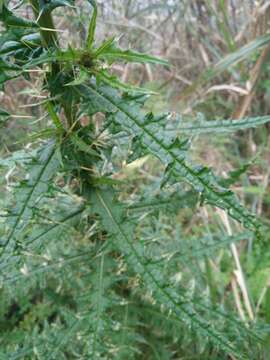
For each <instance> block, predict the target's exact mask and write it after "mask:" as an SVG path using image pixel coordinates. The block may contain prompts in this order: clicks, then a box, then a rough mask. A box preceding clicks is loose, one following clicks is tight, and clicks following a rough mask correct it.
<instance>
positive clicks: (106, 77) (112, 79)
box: [92, 70, 156, 95]
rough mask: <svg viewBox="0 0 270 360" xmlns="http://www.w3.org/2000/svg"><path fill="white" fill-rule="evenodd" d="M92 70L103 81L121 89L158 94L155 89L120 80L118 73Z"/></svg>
mask: <svg viewBox="0 0 270 360" xmlns="http://www.w3.org/2000/svg"><path fill="white" fill-rule="evenodd" d="M92 72H93V73H94V74H95V76H96V78H97V80H98V81H101V82H103V83H105V84H107V85H110V86H111V87H113V88H116V89H119V90H121V91H126V92H131V93H132V92H133V93H138V94H148V95H150V94H151V95H153V94H156V93H155V92H154V91H151V90H148V89H145V88H143V87H137V86H133V85H131V84H127V83H124V82H122V81H121V80H119V78H118V77H117V76H116V75H111V74H109V73H108V72H107V71H106V70H98V71H92Z"/></svg>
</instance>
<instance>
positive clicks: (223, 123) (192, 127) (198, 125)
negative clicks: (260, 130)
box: [177, 115, 270, 135]
mask: <svg viewBox="0 0 270 360" xmlns="http://www.w3.org/2000/svg"><path fill="white" fill-rule="evenodd" d="M268 122H270V116H268V115H267V116H258V117H250V118H243V119H238V120H232V119H228V120H210V121H209V120H207V121H206V120H205V119H204V118H203V117H198V118H197V119H196V120H194V121H192V120H191V121H189V123H187V121H182V122H179V125H177V127H178V130H179V131H180V134H181V133H182V134H187V135H188V134H190V135H193V134H194V135H197V134H202V133H211V132H215V133H223V132H233V131H238V130H245V129H250V128H255V127H257V126H260V125H263V124H266V123H268Z"/></svg>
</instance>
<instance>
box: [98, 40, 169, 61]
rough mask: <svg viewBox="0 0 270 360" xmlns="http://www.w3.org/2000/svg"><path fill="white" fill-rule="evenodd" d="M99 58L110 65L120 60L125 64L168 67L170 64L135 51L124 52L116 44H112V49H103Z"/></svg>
mask: <svg viewBox="0 0 270 360" xmlns="http://www.w3.org/2000/svg"><path fill="white" fill-rule="evenodd" d="M98 56H99V58H102V59H105V60H108V61H109V62H110V63H111V62H115V61H118V60H122V61H125V62H136V63H143V64H144V63H150V64H159V65H166V66H168V65H169V63H168V61H166V60H163V59H160V58H158V57H155V56H151V55H147V54H142V53H138V52H136V51H133V50H123V49H120V48H118V47H117V46H116V45H115V44H111V46H110V47H106V48H103V50H102V52H101V51H100V52H99V55H98Z"/></svg>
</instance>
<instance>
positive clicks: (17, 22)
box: [0, 5, 38, 28]
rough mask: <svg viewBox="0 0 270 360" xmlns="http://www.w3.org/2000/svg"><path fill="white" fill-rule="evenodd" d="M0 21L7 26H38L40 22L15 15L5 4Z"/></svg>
mask: <svg viewBox="0 0 270 360" xmlns="http://www.w3.org/2000/svg"><path fill="white" fill-rule="evenodd" d="M0 21H2V22H3V23H4V25H5V26H7V27H9V26H10V27H18V28H38V24H37V23H36V22H34V21H31V20H27V19H24V18H23V17H18V16H16V15H14V14H13V13H12V11H10V10H9V9H8V8H7V7H6V6H5V5H3V6H2V11H1V13H0Z"/></svg>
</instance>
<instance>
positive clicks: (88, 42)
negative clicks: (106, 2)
mask: <svg viewBox="0 0 270 360" xmlns="http://www.w3.org/2000/svg"><path fill="white" fill-rule="evenodd" d="M88 2H89V3H90V4H91V5H92V7H93V13H92V17H91V19H90V22H89V27H88V33H87V39H86V48H87V49H89V50H90V49H91V48H92V46H93V43H94V40H95V30H96V22H97V4H96V2H95V1H94V0H88Z"/></svg>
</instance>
